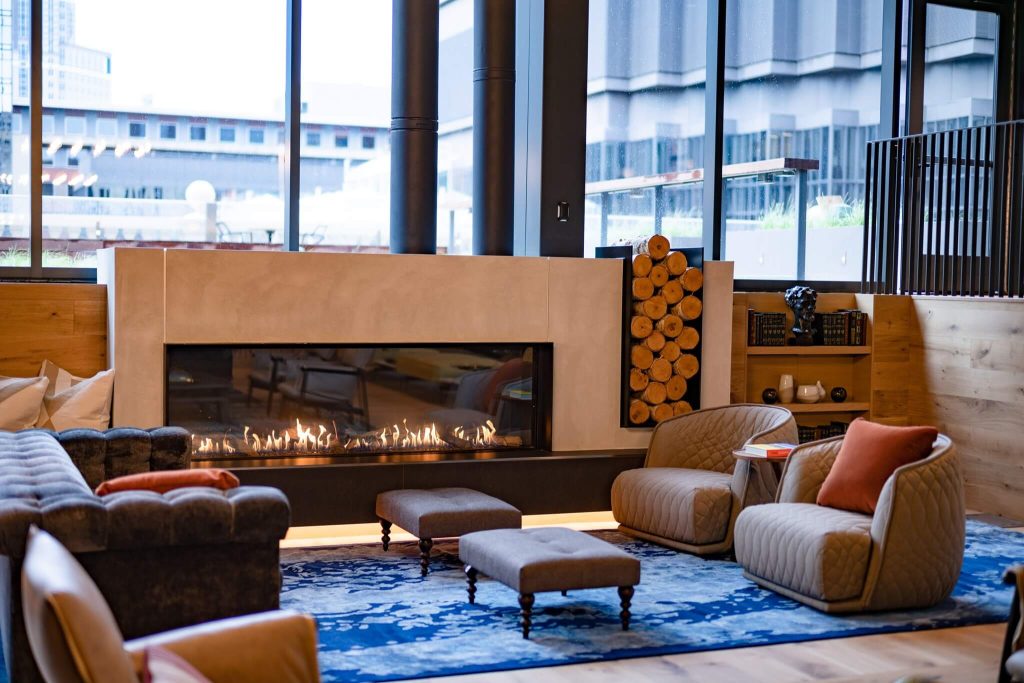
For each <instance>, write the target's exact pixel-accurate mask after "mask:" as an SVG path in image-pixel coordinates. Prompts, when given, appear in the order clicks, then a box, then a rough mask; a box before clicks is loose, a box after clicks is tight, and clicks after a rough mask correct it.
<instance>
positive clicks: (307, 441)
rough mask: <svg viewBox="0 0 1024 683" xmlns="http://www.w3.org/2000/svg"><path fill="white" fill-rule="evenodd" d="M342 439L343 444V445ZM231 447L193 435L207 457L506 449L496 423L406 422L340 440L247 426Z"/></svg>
mask: <svg viewBox="0 0 1024 683" xmlns="http://www.w3.org/2000/svg"><path fill="white" fill-rule="evenodd" d="M342 438H343V439H344V442H342ZM236 443H237V446H236V445H233V444H232V440H231V438H230V437H228V436H226V435H225V436H224V437H222V438H221V439H219V440H218V439H214V438H212V437H202V436H198V435H196V434H193V435H192V447H193V451H194V452H195V453H197V454H204V455H231V454H236V453H239V452H244V453H248V454H252V455H266V454H282V453H289V454H292V453H294V454H303V453H331V452H352V451H423V450H455V449H474V448H486V447H491V446H499V445H503V442H502V440H501V437H498V436H497V429H496V428H495V427H494V423H493V422H491V421H490V420H488V421H487V422H486V424H483V425H480V426H477V427H469V428H466V427H461V426H460V427H455V428H454V429H452V430H450V432H449V433H448V434H443V433H442V432H441V431H439V430H438V428H437V425H436V424H434V423H431V424H429V425H423V426H421V427H417V428H410V427H409V425H408V422H407V421H406V420H402V424H401V425H398V424H394V425H392V426H391V427H384V428H382V429H381V430H380V431H379V432H378V431H376V430H374V431H373V432H369V433H367V434H360V435H352V436H344V437H339V435H338V433H337V431H336V430H335V431H331V430H329V429H328V428H327V427H326V426H324V425H322V424H321V425H317V426H316V427H313V426H309V427H306V426H304V425H303V424H302V422H301V421H299V420H295V428H294V430H293V429H288V430H284V431H282V432H281V433H278V432H277V430H272V431H271V432H269V433H264V434H263V435H260V434H257V433H255V432H254V431H253V430H252V429H251V428H250V427H248V426H246V427H245V430H244V431H243V432H242V438H241V439H240V440H239V441H238V442H236Z"/></svg>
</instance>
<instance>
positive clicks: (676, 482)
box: [612, 404, 797, 555]
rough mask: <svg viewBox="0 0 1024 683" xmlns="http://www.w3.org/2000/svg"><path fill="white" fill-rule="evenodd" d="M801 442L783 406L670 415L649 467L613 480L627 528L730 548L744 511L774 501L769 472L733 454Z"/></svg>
mask: <svg viewBox="0 0 1024 683" xmlns="http://www.w3.org/2000/svg"><path fill="white" fill-rule="evenodd" d="M796 441H797V429H796V421H795V420H794V419H793V414H792V413H790V412H789V410H787V409H785V408H783V407H781V406H769V405H756V404H738V405H730V406H721V407H718V408H706V409H703V410H697V411H695V412H692V413H688V414H686V415H680V416H678V417H673V418H670V419H668V420H665V421H664V422H662V423H661V424H659V425H658V426H657V427H655V428H654V433H653V434H652V435H651V444H650V446H649V447H648V449H647V458H646V460H645V461H644V466H643V467H642V468H639V469H634V470H628V471H626V472H623V473H622V474H620V475H619V476H618V477H616V478H615V482H614V483H613V484H612V513H613V514H614V516H615V521H617V522H618V523H619V530H620V531H623V532H624V533H627V534H630V535H632V536H636V537H637V538H642V539H645V540H648V541H653V542H655V543H660V544H661V545H665V546H668V547H670V548H676V549H677V550H684V551H686V552H689V553H694V554H698V555H711V554H716V553H724V552H727V551H728V550H729V549H730V548H731V547H732V542H733V523H734V522H735V521H736V516H737V515H738V514H739V512H740V510H742V509H743V508H744V507H745V506H747V505H752V504H755V503H761V502H767V499H766V498H765V496H764V490H765V487H763V486H761V484H762V483H763V482H762V481H761V480H760V479H759V477H760V474H761V473H760V472H759V471H758V470H757V469H755V468H753V467H751V463H750V462H749V461H747V460H737V459H736V457H734V456H733V451H735V450H739V449H741V448H743V446H744V445H745V444H747V443H758V442H759V443H776V442H787V443H796ZM759 464H762V463H759ZM763 464H764V465H766V466H767V465H769V463H763ZM769 475H770V473H769ZM770 476H772V475H770Z"/></svg>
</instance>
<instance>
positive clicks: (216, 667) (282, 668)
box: [22, 528, 320, 683]
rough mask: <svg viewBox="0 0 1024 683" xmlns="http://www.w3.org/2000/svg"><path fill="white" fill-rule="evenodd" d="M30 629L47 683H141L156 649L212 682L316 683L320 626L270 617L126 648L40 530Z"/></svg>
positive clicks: (28, 585) (82, 580)
mask: <svg viewBox="0 0 1024 683" xmlns="http://www.w3.org/2000/svg"><path fill="white" fill-rule="evenodd" d="M22 594H23V595H24V602H25V626H26V630H27V632H28V639H29V642H30V643H31V647H32V653H33V655H35V658H36V661H37V662H38V663H39V668H40V670H41V671H42V674H43V678H44V679H45V681H46V683H137V682H138V681H139V680H142V676H141V673H142V669H143V666H144V665H143V662H144V654H145V652H146V649H147V648H149V647H160V648H163V649H165V650H168V651H170V652H172V653H174V654H176V655H178V656H179V657H181V658H182V659H184V660H185V661H186V662H188V663H189V664H190V665H191V666H193V667H194V668H196V669H197V670H198V671H199V672H200V673H201V674H203V675H204V676H205V677H206V678H208V679H209V680H211V681H213V683H230V682H234V681H246V683H316V682H317V681H319V680H320V674H319V670H318V666H317V659H316V623H315V622H314V621H313V619H312V618H311V617H309V616H306V615H302V614H296V613H292V612H281V611H277V612H263V613H261V614H253V615H249V616H245V617H236V618H234V619H223V620H219V621H214V622H210V623H206V624H202V625H199V626H192V627H189V628H184V629H178V630H175V631H169V632H167V633H160V634H157V635H153V636H150V637H147V638H139V639H136V640H132V641H129V642H125V641H124V637H123V636H122V634H121V631H120V629H119V628H118V626H117V622H116V621H115V620H114V615H113V614H112V613H111V611H110V608H109V607H108V606H107V603H106V601H105V600H104V599H103V596H102V595H101V594H100V591H99V589H98V588H97V587H96V584H95V583H93V581H92V580H91V579H90V578H89V575H88V574H86V572H85V570H83V569H82V567H81V565H79V564H78V562H76V561H75V558H74V557H72V556H71V553H69V552H68V551H67V550H66V549H65V548H64V547H63V546H61V544H60V543H59V542H58V541H57V540H56V539H55V538H54V537H53V536H51V535H50V534H48V533H46V532H45V531H39V530H38V529H35V528H33V529H32V531H31V533H30V537H29V541H28V550H27V552H26V555H25V563H24V571H23V575H22Z"/></svg>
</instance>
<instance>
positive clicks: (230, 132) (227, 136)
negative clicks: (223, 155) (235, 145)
mask: <svg viewBox="0 0 1024 683" xmlns="http://www.w3.org/2000/svg"><path fill="white" fill-rule="evenodd" d="M220 141H221V142H234V141H235V129H234V128H230V127H221V129H220Z"/></svg>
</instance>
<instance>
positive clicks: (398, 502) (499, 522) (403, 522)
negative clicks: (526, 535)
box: [377, 488, 523, 576]
mask: <svg viewBox="0 0 1024 683" xmlns="http://www.w3.org/2000/svg"><path fill="white" fill-rule="evenodd" d="M377 517H378V518H379V519H380V526H381V531H382V533H381V541H382V543H383V545H384V550H387V549H388V545H389V543H390V542H391V525H392V524H397V525H398V526H399V527H401V528H403V529H405V530H406V531H408V532H409V533H410V534H412V535H413V536H415V537H416V538H418V539H420V573H421V574H422V575H424V576H426V574H427V570H428V568H429V566H430V549H431V547H433V545H434V539H435V538H450V537H453V536H462V535H463V534H468V533H470V532H472V531H483V530H485V529H518V528H519V527H521V526H522V525H523V513H522V512H520V511H519V510H518V509H517V508H515V507H512V506H511V505H509V504H508V503H506V502H505V501H502V500H498V499H497V498H494V497H493V496H488V495H487V494H485V493H480V492H479V491H474V490H473V489H464V488H446V489H402V490H398V491H386V492H384V493H381V494H379V495H378V496H377Z"/></svg>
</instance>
